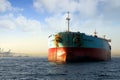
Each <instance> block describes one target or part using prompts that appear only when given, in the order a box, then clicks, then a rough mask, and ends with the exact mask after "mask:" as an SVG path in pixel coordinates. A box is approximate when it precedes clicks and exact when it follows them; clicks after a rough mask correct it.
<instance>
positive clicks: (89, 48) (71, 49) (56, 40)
mask: <svg viewBox="0 0 120 80" xmlns="http://www.w3.org/2000/svg"><path fill="white" fill-rule="evenodd" d="M66 20H67V21H68V30H67V31H65V32H58V33H55V34H52V35H50V36H49V37H48V61H50V62H63V63H66V62H80V61H91V60H93V61H106V60H110V59H111V46H110V43H109V42H111V40H110V39H106V38H105V36H104V37H103V38H101V37H98V36H97V32H96V31H95V32H94V35H87V34H85V33H80V32H71V31H69V21H70V18H69V12H68V17H67V18H66Z"/></svg>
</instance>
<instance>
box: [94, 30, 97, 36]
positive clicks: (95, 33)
mask: <svg viewBox="0 0 120 80" xmlns="http://www.w3.org/2000/svg"><path fill="white" fill-rule="evenodd" d="M94 36H95V37H97V32H96V29H95V32H94Z"/></svg>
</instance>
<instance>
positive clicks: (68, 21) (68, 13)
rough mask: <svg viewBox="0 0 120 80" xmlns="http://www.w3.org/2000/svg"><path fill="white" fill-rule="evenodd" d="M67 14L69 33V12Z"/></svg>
mask: <svg viewBox="0 0 120 80" xmlns="http://www.w3.org/2000/svg"><path fill="white" fill-rule="evenodd" d="M67 13H68V16H67V18H66V20H67V21H68V32H69V22H70V18H69V11H68V12H67Z"/></svg>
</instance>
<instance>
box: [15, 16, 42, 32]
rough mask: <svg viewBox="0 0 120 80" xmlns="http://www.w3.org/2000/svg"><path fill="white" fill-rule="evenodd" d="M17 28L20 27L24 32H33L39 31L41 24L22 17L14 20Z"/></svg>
mask: <svg viewBox="0 0 120 80" xmlns="http://www.w3.org/2000/svg"><path fill="white" fill-rule="evenodd" d="M15 22H16V24H17V26H18V27H21V28H22V29H23V30H24V31H35V30H40V29H41V27H42V26H41V23H40V22H39V21H37V20H32V19H27V18H26V17H24V16H18V17H17V18H16V19H15Z"/></svg>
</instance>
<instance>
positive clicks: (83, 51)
mask: <svg viewBox="0 0 120 80" xmlns="http://www.w3.org/2000/svg"><path fill="white" fill-rule="evenodd" d="M109 59H111V53H110V52H109V51H107V50H105V49H99V48H73V47H72V48H70V47H68V48H65V47H64V48H49V51H48V60H49V61H52V62H69V61H70V62H71V61H83V60H100V61H105V60H109Z"/></svg>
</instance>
